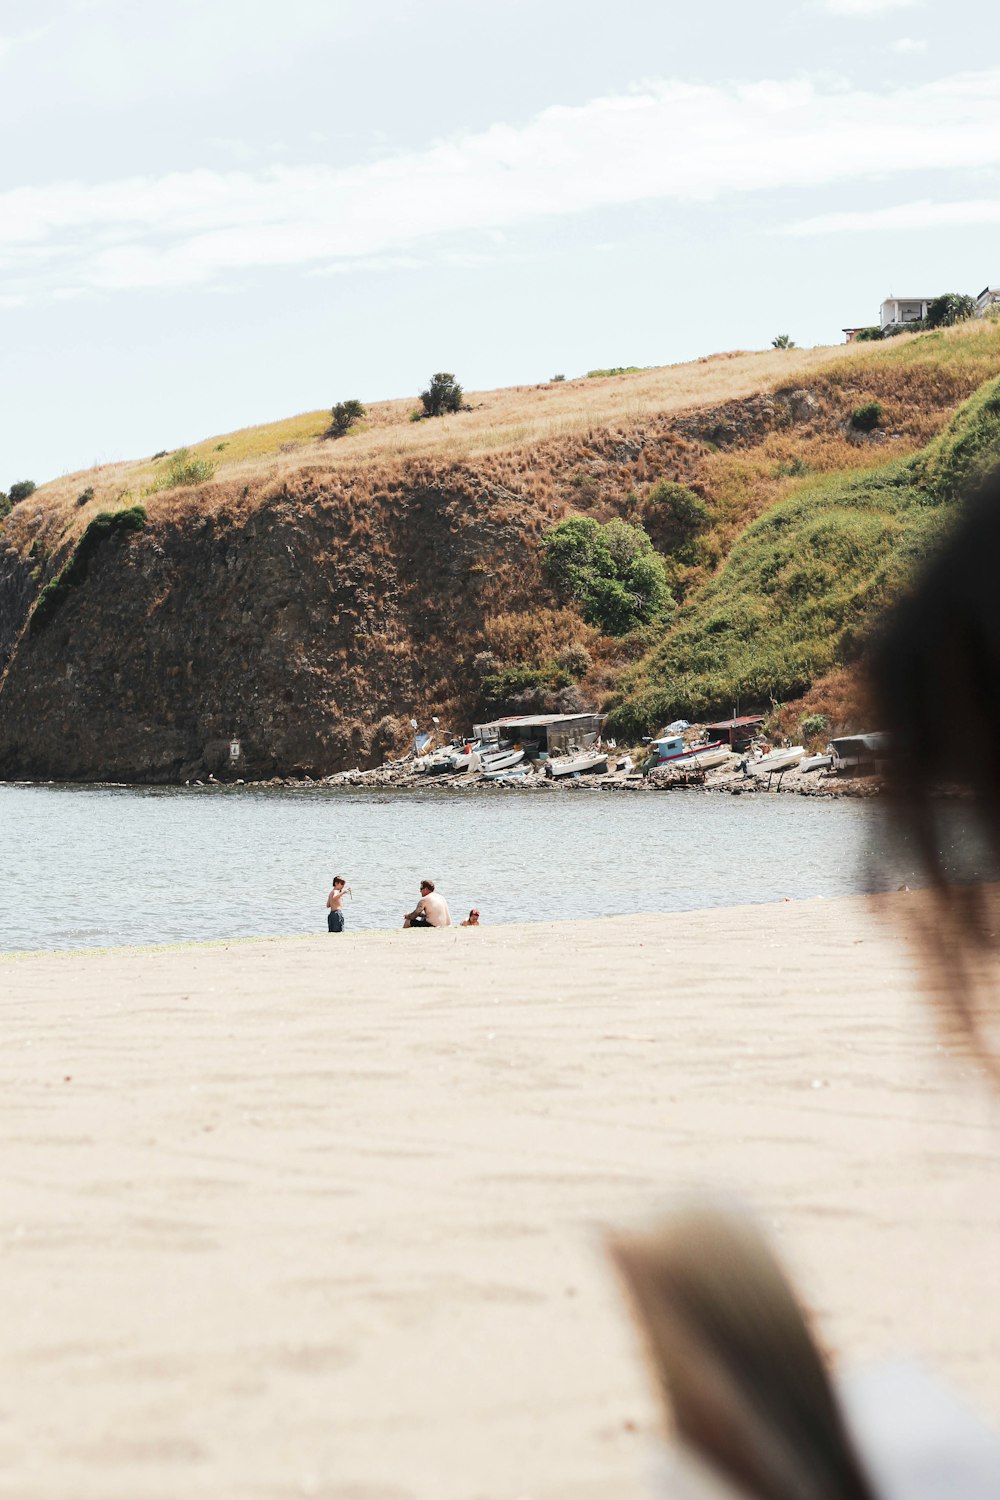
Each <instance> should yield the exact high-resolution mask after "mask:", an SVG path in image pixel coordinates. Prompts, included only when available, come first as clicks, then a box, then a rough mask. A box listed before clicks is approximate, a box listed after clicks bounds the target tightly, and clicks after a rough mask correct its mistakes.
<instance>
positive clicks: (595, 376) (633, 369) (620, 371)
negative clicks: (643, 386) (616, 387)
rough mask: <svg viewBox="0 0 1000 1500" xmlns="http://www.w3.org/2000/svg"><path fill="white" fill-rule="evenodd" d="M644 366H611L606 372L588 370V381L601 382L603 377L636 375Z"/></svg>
mask: <svg viewBox="0 0 1000 1500" xmlns="http://www.w3.org/2000/svg"><path fill="white" fill-rule="evenodd" d="M642 368H643V366H642V365H611V366H609V367H608V368H607V369H606V370H588V371H587V379H588V380H599V379H600V377H601V376H602V375H635V374H637V373H638V371H639V370H641V369H642Z"/></svg>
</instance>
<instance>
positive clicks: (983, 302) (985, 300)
mask: <svg viewBox="0 0 1000 1500" xmlns="http://www.w3.org/2000/svg"><path fill="white" fill-rule="evenodd" d="M998 304H1000V286H984V287H983V289H982V291H981V292H980V293H979V296H978V297H977V298H976V317H977V318H982V317H984V316H985V314H986V313H987V312H989V310H990V308H991V307H996V306H997V305H998Z"/></svg>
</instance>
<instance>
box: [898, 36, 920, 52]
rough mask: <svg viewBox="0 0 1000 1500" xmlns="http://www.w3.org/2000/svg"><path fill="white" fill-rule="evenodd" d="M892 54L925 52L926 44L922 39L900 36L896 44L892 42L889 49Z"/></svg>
mask: <svg viewBox="0 0 1000 1500" xmlns="http://www.w3.org/2000/svg"><path fill="white" fill-rule="evenodd" d="M890 51H892V52H902V53H904V54H905V53H909V52H926V51H927V43H926V41H925V40H924V39H923V38H922V37H915V36H901V37H900V38H899V41H898V42H893V43H892V46H891V48H890Z"/></svg>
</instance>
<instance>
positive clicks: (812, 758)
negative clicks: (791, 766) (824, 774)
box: [799, 755, 833, 771]
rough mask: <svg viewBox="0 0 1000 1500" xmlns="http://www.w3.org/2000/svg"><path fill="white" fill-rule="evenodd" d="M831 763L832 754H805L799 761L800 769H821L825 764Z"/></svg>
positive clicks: (829, 764) (823, 768) (824, 767)
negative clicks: (803, 758)
mask: <svg viewBox="0 0 1000 1500" xmlns="http://www.w3.org/2000/svg"><path fill="white" fill-rule="evenodd" d="M832 764H833V756H832V755H807V756H806V758H805V760H800V761H799V770H800V771H823V770H825V769H826V767H827V766H831V765H832Z"/></svg>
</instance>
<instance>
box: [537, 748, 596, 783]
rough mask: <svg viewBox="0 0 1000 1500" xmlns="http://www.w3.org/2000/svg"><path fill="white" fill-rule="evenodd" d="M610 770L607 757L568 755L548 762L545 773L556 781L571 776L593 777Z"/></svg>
mask: <svg viewBox="0 0 1000 1500" xmlns="http://www.w3.org/2000/svg"><path fill="white" fill-rule="evenodd" d="M607 769H608V757H607V755H597V754H595V755H567V756H564V757H560V758H559V759H558V760H550V761H547V762H546V765H545V771H546V774H547V775H548V776H551V777H552V779H553V780H554V781H562V780H564V779H565V778H567V777H570V776H592V775H595V774H600V773H602V772H604V771H606V770H607Z"/></svg>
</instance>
